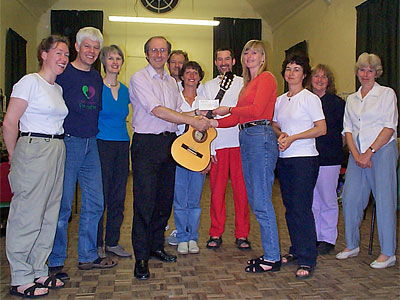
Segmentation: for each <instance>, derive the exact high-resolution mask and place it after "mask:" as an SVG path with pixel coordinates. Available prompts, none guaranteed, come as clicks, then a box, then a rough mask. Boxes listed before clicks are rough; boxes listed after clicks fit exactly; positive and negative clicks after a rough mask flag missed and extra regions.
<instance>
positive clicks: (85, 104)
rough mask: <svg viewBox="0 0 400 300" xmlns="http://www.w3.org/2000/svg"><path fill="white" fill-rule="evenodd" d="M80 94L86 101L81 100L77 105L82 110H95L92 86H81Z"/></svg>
mask: <svg viewBox="0 0 400 300" xmlns="http://www.w3.org/2000/svg"><path fill="white" fill-rule="evenodd" d="M82 93H83V95H84V96H85V98H86V100H82V101H81V103H79V107H80V108H83V109H96V101H93V100H92V99H93V98H94V96H95V95H96V90H95V88H94V87H93V86H87V85H84V86H82Z"/></svg>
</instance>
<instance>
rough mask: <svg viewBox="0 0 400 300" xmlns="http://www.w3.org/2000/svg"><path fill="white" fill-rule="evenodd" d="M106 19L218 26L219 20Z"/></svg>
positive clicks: (112, 19)
mask: <svg viewBox="0 0 400 300" xmlns="http://www.w3.org/2000/svg"><path fill="white" fill-rule="evenodd" d="M108 20H110V21H112V22H133V23H153V24H154V23H155V24H178V25H202V26H218V25H219V21H211V20H193V19H167V18H142V17H124V16H109V17H108Z"/></svg>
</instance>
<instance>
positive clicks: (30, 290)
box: [24, 283, 43, 296]
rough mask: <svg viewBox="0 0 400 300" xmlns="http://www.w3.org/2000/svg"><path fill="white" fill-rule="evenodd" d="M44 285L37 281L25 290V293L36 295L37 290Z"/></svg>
mask: <svg viewBox="0 0 400 300" xmlns="http://www.w3.org/2000/svg"><path fill="white" fill-rule="evenodd" d="M42 288H43V286H42V285H41V284H39V283H35V284H34V285H32V286H30V287H28V288H27V289H25V290H24V295H26V296H35V290H36V289H42Z"/></svg>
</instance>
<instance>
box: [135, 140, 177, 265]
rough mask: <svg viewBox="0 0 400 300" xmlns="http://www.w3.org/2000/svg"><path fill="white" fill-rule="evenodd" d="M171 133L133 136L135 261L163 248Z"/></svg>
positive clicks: (170, 196) (170, 187) (171, 179)
mask: <svg viewBox="0 0 400 300" xmlns="http://www.w3.org/2000/svg"><path fill="white" fill-rule="evenodd" d="M175 138H176V135H175V134H168V135H163V134H159V135H155V134H140V133H135V134H134V135H133V138H132V146H131V155H132V171H133V223H132V246H133V250H134V253H135V258H136V260H139V259H145V260H147V259H149V256H150V251H155V250H162V249H164V231H165V226H166V225H167V222H168V219H169V217H170V216H171V210H172V204H173V201H174V184H175V168H176V163H175V161H174V159H173V158H172V155H171V144H172V142H173V141H174V140H175Z"/></svg>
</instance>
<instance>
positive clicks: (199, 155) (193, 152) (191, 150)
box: [181, 144, 203, 158]
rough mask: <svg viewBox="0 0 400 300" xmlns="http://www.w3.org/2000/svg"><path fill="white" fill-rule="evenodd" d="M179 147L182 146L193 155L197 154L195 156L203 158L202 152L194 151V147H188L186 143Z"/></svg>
mask: <svg viewBox="0 0 400 300" xmlns="http://www.w3.org/2000/svg"><path fill="white" fill-rule="evenodd" d="M181 147H182V148H183V149H185V150H186V151H188V152H190V153H192V154H193V155H195V156H197V157H199V158H203V154H201V153H200V152H198V151H196V150H195V149H193V148H191V147H189V146H188V145H186V144H182V145H181Z"/></svg>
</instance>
